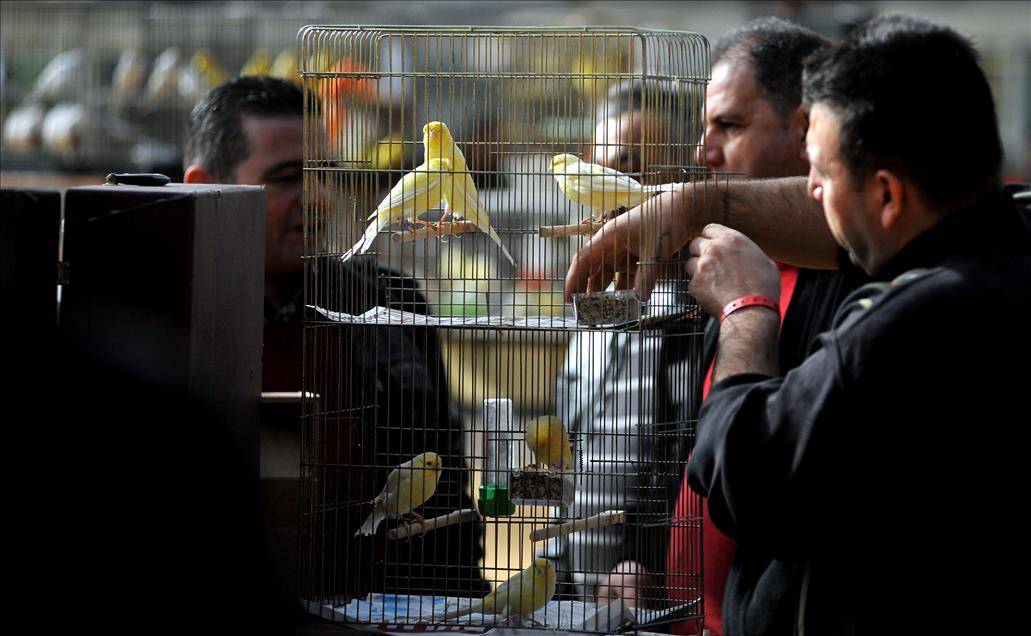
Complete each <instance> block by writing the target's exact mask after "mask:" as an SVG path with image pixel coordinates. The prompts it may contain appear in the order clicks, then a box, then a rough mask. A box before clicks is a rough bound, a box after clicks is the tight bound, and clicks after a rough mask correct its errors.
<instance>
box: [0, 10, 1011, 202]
mask: <svg viewBox="0 0 1031 636" xmlns="http://www.w3.org/2000/svg"><path fill="white" fill-rule="evenodd" d="M886 12H908V13H913V14H918V15H922V16H925V17H928V18H930V19H932V20H936V21H940V22H943V23H946V24H949V25H951V26H953V27H955V28H957V29H959V30H960V31H961V32H963V33H965V34H967V35H968V36H970V37H972V38H973V39H974V41H975V43H976V45H977V46H978V48H979V49H980V50H981V52H982V54H983V55H984V65H985V68H986V71H987V73H988V76H989V79H990V81H991V83H992V87H993V89H994V91H995V97H996V104H997V106H998V111H999V119H1000V126H1001V131H1002V137H1003V143H1004V146H1005V150H1006V164H1005V176H1006V177H1007V178H1008V179H1011V180H1026V179H1028V175H1029V174H1031V2H720V3H711V2H647V3H626V2H603V1H580V2H577V1H568V0H567V1H561V0H553V1H549V2H537V1H531V0H524V1H521V2H450V1H444V2H422V3H412V2H387V1H379V2H204V3H200V2H11V1H7V2H4V3H3V4H2V9H0V24H2V42H0V121H2V122H3V142H2V148H0V153H2V154H0V159H2V166H0V181H2V184H3V185H4V186H7V187H17V186H46V187H59V188H64V187H68V186H71V185H76V184H81V183H89V184H95V183H99V182H101V181H102V177H103V175H106V174H107V173H108V172H112V171H157V172H164V173H165V174H168V175H169V176H170V177H172V178H173V180H178V179H181V176H182V168H181V150H182V138H183V129H184V126H185V122H186V118H187V115H188V113H189V111H190V109H191V108H192V106H193V105H194V104H195V103H196V102H197V100H198V99H199V98H200V97H201V96H202V95H203V94H204V93H205V92H206V91H207V90H208V89H210V88H211V87H212V86H215V85H217V84H219V83H220V82H222V81H224V80H225V79H229V78H231V77H234V76H237V75H242V74H259V73H268V74H272V75H279V76H282V77H294V78H295V79H297V68H298V59H297V31H298V29H300V28H301V27H302V26H304V25H306V24H363V25H400V24H427V25H430V24H452V25H463V24H469V25H526V26H530V25H553V26H582V25H629V26H637V27H644V28H663V29H678V30H691V31H695V32H698V33H701V34H703V35H705V36H706V37H708V38H710V40H712V39H715V38H716V37H718V36H719V35H720V34H721V33H723V32H725V31H727V30H728V29H731V28H733V27H735V26H738V25H740V24H742V23H744V22H746V21H747V20H749V19H752V18H755V17H759V16H763V15H776V16H780V17H784V18H787V19H790V20H793V21H795V22H798V23H800V24H803V25H805V26H808V27H810V28H813V29H814V30H816V31H818V32H820V33H823V34H824V35H827V36H829V37H831V38H837V37H840V36H842V35H843V34H845V33H847V32H848V31H849V29H851V28H852V27H853V26H854V25H855V24H857V23H859V22H862V21H863V20H865V19H867V18H869V17H872V16H874V15H877V14H880V13H886ZM323 63H324V65H325V66H326V67H327V69H326V70H330V68H329V67H330V66H331V65H332V64H333V63H334V61H332V60H327V61H324V62H323ZM962 128H963V123H962V122H956V129H957V133H959V134H961V132H962ZM375 151H376V150H375V148H373V149H371V150H370V152H375ZM957 160H962V158H961V157H957Z"/></svg>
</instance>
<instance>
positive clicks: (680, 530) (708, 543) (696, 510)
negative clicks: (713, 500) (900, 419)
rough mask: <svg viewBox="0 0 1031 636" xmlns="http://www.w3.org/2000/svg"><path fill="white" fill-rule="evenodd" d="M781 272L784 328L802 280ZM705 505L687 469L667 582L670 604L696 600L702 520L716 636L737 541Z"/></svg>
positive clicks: (687, 630)
mask: <svg viewBox="0 0 1031 636" xmlns="http://www.w3.org/2000/svg"><path fill="white" fill-rule="evenodd" d="M778 267H779V268H780V321H781V324H784V315H785V314H786V313H787V311H788V305H789V304H791V296H792V295H793V294H794V292H795V282H796V281H797V280H798V268H796V267H792V266H790V265H782V264H779V263H778ZM715 362H716V361H715V359H714V360H713V364H710V365H709V370H708V371H707V372H706V373H705V383H704V384H703V385H702V400H703V401H704V400H705V398H707V397H709V389H711V388H712V369H713V365H714V364H715ZM704 505H705V500H704V499H703V498H701V497H696V496H694V493H692V492H691V490H690V487H689V486H688V484H687V469H686V468H685V469H684V478H683V480H682V481H681V484H680V495H679V496H678V497H677V504H676V506H675V507H674V510H673V518H674V519H676V520H677V523H676V524H674V526H673V528H672V529H671V530H670V536H669V556H668V557H667V559H668V560H667V564H666V566H667V569H666V571H667V572H669V575H668V576H667V578H666V588H667V589H668V590H669V597H670V600H671V601H673V602H674V603H686V602H687V601H689V600H691V598H693V597H694V595H695V593H694V590H692V589H691V587H692V585H691V579H690V577H689V576H688V575H689V574H690V573H691V572H697V571H698V564H696V563H692V559H691V557H692V555H693V554H694V553H695V552H696V551H697V549H696V548H695V546H694V544H693V543H692V541H691V531H690V530H691V529H690V527H689V526H688V524H687V522H686V520H687V519H692V518H693V519H697V518H698V517H699V516H700V517H702V586H703V588H704V591H705V593H704V597H703V599H702V610H703V611H704V612H705V620H704V622H703V626H704V627H705V629H707V630H709V631H710V632H712V634H713V636H721V635H722V634H723V590H724V588H725V587H726V583H727V575H728V573H729V572H730V562H731V560H732V559H733V557H734V540H733V539H731V538H730V537H728V536H727V535H725V534H723V533H722V532H720V530H719V529H718V528H717V527H716V526H714V525H713V523H712V519H711V518H710V517H709V515H703V514H701V513H702V510H701V509H700V508H701V507H702V506H704ZM670 633H672V634H694V633H695V629H694V623H689V622H684V623H677V624H675V625H672V626H671V627H670Z"/></svg>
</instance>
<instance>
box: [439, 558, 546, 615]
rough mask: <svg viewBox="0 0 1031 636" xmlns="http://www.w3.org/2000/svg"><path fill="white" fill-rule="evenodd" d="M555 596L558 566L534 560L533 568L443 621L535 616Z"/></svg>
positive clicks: (523, 571)
mask: <svg viewBox="0 0 1031 636" xmlns="http://www.w3.org/2000/svg"><path fill="white" fill-rule="evenodd" d="M554 595H555V566H554V565H553V564H552V562H551V561H550V560H549V559H544V558H538V559H534V561H533V563H532V564H530V567H528V568H526V569H525V570H522V571H521V572H519V573H517V574H515V575H513V576H511V577H509V579H508V580H507V581H505V582H504V583H502V584H501V585H499V586H498V588H497V589H496V590H494V591H493V592H491V593H490V594H488V595H487V596H485V597H483V599H482V600H479V601H476V602H475V603H473V604H471V605H470V606H469V607H466V608H464V609H456V610H451V611H450V612H447V613H446V614H444V620H451V619H455V618H458V617H460V616H468V615H469V614H495V615H496V614H503V615H504V616H505V617H509V618H511V617H518V619H522V618H523V617H532V616H533V613H534V612H536V611H537V610H539V609H541V608H542V607H544V606H545V605H547V604H548V601H550V600H551V597H552V596H554Z"/></svg>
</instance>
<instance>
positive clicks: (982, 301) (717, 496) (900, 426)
mask: <svg viewBox="0 0 1031 636" xmlns="http://www.w3.org/2000/svg"><path fill="white" fill-rule="evenodd" d="M804 95H805V100H806V104H807V107H808V108H809V111H810V126H809V133H808V136H807V148H808V154H809V159H810V162H811V171H810V177H809V181H808V186H807V187H808V192H809V194H810V195H811V197H812V198H813V200H814V201H816V202H818V203H820V204H822V210H823V212H824V214H825V216H824V218H823V219H821V218H820V217H819V216H818V215H816V214H814V209H813V208H812V207H810V208H806V206H804V205H802V202H801V201H800V200H799V198H798V197H799V196H800V195H801V193H802V192H803V191H804V189H803V187H802V186H801V184H799V183H798V182H791V181H789V180H788V181H785V182H774V183H759V184H741V185H742V186H743V187H739V188H732V187H731V188H727V189H726V191H725V195H726V199H724V200H725V201H726V200H729V211H730V213H731V214H730V216H729V218H730V219H732V220H733V223H734V224H735V225H736V226H737V228H738V229H740V230H742V231H744V232H745V234H747V235H748V237H746V236H745V234H742V233H741V232H739V231H737V230H734V229H730V228H729V227H727V226H726V225H720V224H715V223H709V224H707V225H704V227H701V230H700V233H699V234H698V235H697V236H696V238H694V240H691V241H690V244H689V250H690V253H691V255H692V258H691V260H690V261H689V264H688V273H689V274H691V275H692V283H691V291H692V293H693V294H694V295H695V297H696V298H697V299H698V300H699V302H700V303H701V304H702V306H703V307H705V308H706V310H707V311H709V312H710V313H711V314H713V315H715V316H720V317H721V318H722V329H721V334H720V341H719V350H718V353H717V362H716V368H715V371H714V378H713V390H712V393H711V394H710V397H709V400H708V401H707V402H706V404H705V406H704V407H703V409H702V412H701V414H700V421H699V437H698V442H697V446H696V448H695V451H694V455H693V457H692V459H691V462H690V464H689V474H690V478H691V486H692V488H694V489H696V490H697V491H698V492H700V493H701V494H703V495H705V496H706V497H708V500H709V512H710V514H711V515H712V517H713V520H714V521H715V523H716V524H717V526H719V527H720V528H721V529H722V530H723V531H725V532H727V533H728V534H729V535H730V536H732V537H733V538H735V539H736V540H737V541H738V544H739V545H740V546H742V547H743V546H745V545H748V546H751V548H752V549H753V550H755V551H763V552H765V553H766V554H768V555H769V556H770V558H779V559H784V560H790V561H795V562H797V563H799V564H801V565H802V566H803V568H804V572H805V575H804V578H803V584H802V588H801V590H800V592H799V594H798V596H797V598H795V599H794V601H795V602H796V607H797V610H796V620H795V622H794V624H793V625H786V626H778V627H777V630H776V631H773V632H770V633H791V632H792V631H798V632H806V633H809V634H858V633H937V632H941V633H944V632H945V631H949V632H952V633H961V632H964V631H972V630H974V629H976V630H977V631H979V632H981V633H1006V632H1007V631H1010V630H1012V629H1013V627H1014V626H1016V625H1019V624H1021V623H1022V622H1023V621H1022V620H1021V614H1022V601H1023V599H1025V598H1026V596H1027V587H1028V585H1027V581H1026V578H1025V577H1023V576H1021V574H1022V573H1026V572H1027V571H1028V566H1029V554H1028V550H1029V548H1028V544H1027V541H1026V537H1024V536H1023V534H1024V533H1023V532H1021V531H1020V529H1019V528H1018V527H1017V524H1015V523H1013V522H1012V521H1011V520H1010V519H1009V517H1010V515H1012V514H1014V511H1015V508H1014V505H1015V503H1016V502H1019V501H1022V500H1025V499H1026V492H1025V484H1026V483H1027V471H1026V469H1024V468H1023V465H1024V463H1025V461H1026V460H1024V458H1023V451H1024V449H1025V448H1026V447H1027V441H1028V433H1027V427H1026V426H1023V425H1022V421H1023V420H1024V419H1026V418H1021V417H1020V415H1019V414H1020V413H1021V412H1022V410H1023V395H1022V394H1023V392H1025V391H1026V386H1024V385H1025V384H1026V382H1025V381H1024V380H1022V379H1021V374H1020V373H1019V372H1016V373H1014V372H1012V371H1010V370H1009V369H1010V368H1011V367H1013V366H1015V365H1020V364H1022V363H1023V360H1026V359H1027V357H1028V355H1031V332H1029V331H1028V329H1027V326H1026V325H1027V315H1028V313H1029V312H1031V235H1029V233H1028V230H1027V227H1026V225H1024V224H1023V223H1022V220H1021V218H1020V216H1019V214H1018V213H1017V211H1016V209H1015V207H1014V205H1013V201H1012V199H1011V197H1010V196H1009V195H1007V194H1005V193H1004V192H1003V191H1002V188H1001V185H1000V183H999V170H1000V165H1001V158H1002V151H1001V143H1000V140H999V132H998V127H997V123H996V118H995V111H994V105H993V101H992V96H991V92H990V90H989V87H988V83H987V81H986V79H985V76H984V73H983V72H982V71H981V69H980V67H979V65H978V58H977V54H976V52H975V51H974V50H973V47H972V46H971V45H970V43H969V42H968V41H966V40H965V39H963V38H962V37H961V36H959V35H957V34H956V33H955V32H954V31H952V30H950V29H947V28H944V27H940V26H937V25H934V24H931V23H928V22H925V21H922V20H919V19H915V18H910V17H903V16H891V17H885V18H878V19H875V20H873V21H871V22H870V23H867V24H865V25H863V26H861V27H859V28H858V29H857V30H856V31H855V32H854V33H852V34H851V35H850V36H849V37H848V38H846V39H845V40H844V41H843V42H842V43H841V44H840V45H838V46H836V47H834V48H832V49H830V50H829V51H827V52H825V53H821V54H818V55H816V56H814V58H812V59H811V60H810V61H809V62H808V63H807V67H806V74H805V79H804ZM957 123H961V125H962V128H963V131H962V133H959V132H958V131H957V128H956V126H957ZM678 196H680V197H682V196H683V194H680V195H677V194H674V195H670V196H668V197H667V198H666V199H665V200H660V201H656V202H655V203H653V204H652V206H642V208H639V209H638V210H635V211H632V212H630V213H629V216H627V217H626V219H625V220H623V222H622V227H621V228H619V230H621V232H620V233H621V236H614V237H613V236H609V237H605V238H604V239H602V240H599V241H598V242H597V243H596V244H595V245H589V246H587V248H586V249H587V251H585V252H581V254H580V255H578V257H577V259H576V261H575V262H574V264H573V267H572V268H571V271H570V274H569V277H568V278H567V291H573V290H575V289H577V288H578V287H580V286H581V285H582V282H583V281H584V280H585V278H586V277H587V276H588V275H590V274H591V273H592V272H595V271H598V269H599V265H602V264H604V260H603V259H604V258H606V257H605V256H603V255H602V254H601V253H600V251H603V250H604V249H605V248H606V247H608V248H611V246H612V245H616V244H619V243H620V242H626V237H627V232H643V233H642V234H641V236H642V237H651V238H646V240H643V241H642V243H643V244H644V245H643V247H641V246H638V247H637V248H636V249H637V252H638V253H639V254H643V255H645V258H647V257H648V256H654V255H660V256H665V255H667V254H668V253H669V251H670V250H676V249H679V248H680V247H681V246H683V245H684V244H685V243H687V242H688V239H690V238H691V236H690V235H691V233H692V231H694V232H697V230H698V228H699V227H700V226H701V224H702V223H703V222H704V220H710V219H712V218H714V216H713V214H719V211H717V212H715V213H714V211H713V210H708V211H701V213H700V214H699V210H692V209H691V208H690V207H689V206H687V205H680V204H678ZM679 201H681V202H682V201H683V199H682V198H681V199H679ZM774 201H782V202H790V203H791V205H792V209H794V210H795V214H794V215H793V216H788V217H779V216H778V217H776V218H777V225H779V227H777V226H775V225H774V224H772V223H771V222H769V221H768V220H766V219H764V217H763V215H762V213H757V212H756V211H757V210H762V209H763V208H766V210H767V211H770V210H776V209H777V208H778V205H780V204H778V203H773V205H772V206H771V205H768V204H770V203H771V202H774ZM664 206H665V207H667V210H668V209H669V208H672V209H673V210H679V211H680V213H681V214H680V215H679V219H677V220H678V221H679V223H680V224H685V218H686V220H687V223H686V224H687V225H688V226H689V229H688V230H678V229H677V225H676V224H675V222H668V223H662V222H661V221H660V222H657V223H656V222H654V219H658V218H661V216H660V215H658V214H657V212H656V211H657V210H660V208H663V207H664ZM746 210H750V211H746ZM721 211H722V212H724V213H725V212H726V211H727V208H723V209H722V210H721ZM674 216H678V215H676V214H675V215H674ZM725 218H726V217H725ZM821 221H823V223H822V224H821ZM642 228H647V229H646V230H642ZM614 229H615V228H614ZM750 238H751V239H754V240H755V241H756V242H757V243H759V245H762V247H763V248H764V249H765V250H766V252H767V253H768V254H769V255H770V256H773V257H775V258H778V260H786V261H788V262H795V263H798V264H803V265H805V264H808V265H820V264H822V265H825V266H832V265H834V261H835V259H836V258H837V259H838V264H840V266H841V267H852V266H858V267H860V268H862V269H863V270H864V271H865V272H867V273H869V274H871V275H872V276H874V277H875V278H876V279H877V280H878V282H876V283H872V284H870V285H868V286H865V287H863V288H860V289H859V290H857V291H856V292H855V293H854V294H853V295H852V296H851V297H850V298H849V299H848V300H846V302H845V304H844V305H843V307H842V309H841V310H840V311H839V313H838V316H837V317H836V320H835V326H834V328H833V329H832V330H830V331H828V332H827V333H825V334H823V335H822V336H821V338H820V348H819V349H818V350H817V351H816V352H815V353H813V354H812V355H810V356H809V357H808V358H807V359H806V360H805V361H804V362H803V363H802V365H801V366H800V367H798V368H797V369H795V370H793V371H791V372H789V373H788V374H787V375H786V376H784V377H777V376H778V372H779V369H778V364H777V346H776V345H777V330H778V327H779V317H778V315H777V314H776V313H775V312H774V311H771V307H770V305H771V304H772V303H770V302H768V301H767V300H766V299H767V298H770V297H772V298H776V296H777V292H778V280H777V270H776V268H775V267H774V266H773V265H772V263H771V262H770V260H769V258H768V257H767V256H766V255H765V254H763V252H762V251H760V249H759V248H758V247H757V246H756V244H755V243H753V242H752V240H750ZM829 239H833V242H832V241H831V240H829ZM836 246H840V249H841V251H836ZM617 258H624V259H625V258H626V256H625V253H624V254H622V255H620V256H618V257H617ZM642 260H645V259H642ZM635 273H636V274H638V278H639V280H638V281H637V282H638V283H639V289H641V290H642V292H643V291H645V290H646V289H647V288H648V286H649V282H650V278H651V277H652V276H653V274H652V273H650V272H635ZM642 274H643V275H642ZM975 325H977V326H978V327H980V328H979V329H977V330H976V331H975V329H974V328H973V327H974V326H975ZM1018 368H1019V367H1018ZM1017 420H1020V422H1021V423H1018V421H1017ZM1018 505H1019V504H1018ZM730 589H733V581H731V584H730V586H729V587H728V590H730ZM777 592H783V591H782V590H770V589H765V590H764V589H761V588H760V587H755V588H753V589H750V590H738V591H737V594H739V595H741V597H742V598H738V599H736V600H737V602H738V604H739V606H743V605H744V598H743V597H744V596H745V595H748V594H758V593H765V594H775V593H777ZM724 618H725V621H726V623H725V628H726V632H725V633H727V634H732V635H733V634H751V633H762V632H760V631H759V630H757V629H755V628H754V626H753V624H752V623H750V622H749V620H748V618H749V617H747V616H743V615H734V616H732V615H727V616H725V617H724Z"/></svg>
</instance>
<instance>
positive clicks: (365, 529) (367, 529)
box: [354, 506, 387, 537]
mask: <svg viewBox="0 0 1031 636" xmlns="http://www.w3.org/2000/svg"><path fill="white" fill-rule="evenodd" d="M386 518H387V515H386V513H385V512H383V509H382V508H380V507H379V506H376V507H375V508H373V510H372V512H370V513H369V516H368V517H366V518H365V523H363V524H362V527H361V528H358V531H357V532H355V533H354V536H356V537H357V536H359V535H365V536H372V535H374V534H376V528H378V527H379V524H380V523H381V522H382V521H383V520H384V519H386Z"/></svg>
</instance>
